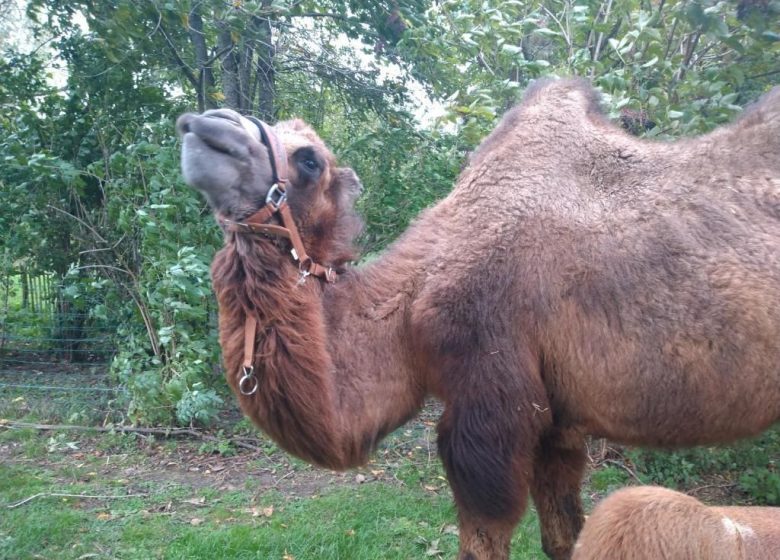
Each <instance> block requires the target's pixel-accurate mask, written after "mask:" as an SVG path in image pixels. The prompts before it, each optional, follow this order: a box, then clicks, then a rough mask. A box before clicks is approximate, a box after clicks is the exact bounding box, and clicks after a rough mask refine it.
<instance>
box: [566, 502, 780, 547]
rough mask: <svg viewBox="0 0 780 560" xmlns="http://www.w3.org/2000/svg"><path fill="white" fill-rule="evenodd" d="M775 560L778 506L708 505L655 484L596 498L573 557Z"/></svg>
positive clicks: (778, 535) (779, 521)
mask: <svg viewBox="0 0 780 560" xmlns="http://www.w3.org/2000/svg"><path fill="white" fill-rule="evenodd" d="M705 558H706V559H707V560H777V559H778V558H780V508H770V507H707V506H705V505H704V504H702V503H701V502H700V501H698V500H696V499H695V498H691V497H690V496H686V495H685V494H681V493H679V492H675V491H673V490H667V489H666V488H659V487H656V486H639V487H636V488H624V489H623V490H618V491H617V492H615V493H614V494H612V495H610V496H609V497H608V498H606V499H605V500H604V501H603V502H601V503H600V504H599V505H598V506H597V507H596V509H595V510H593V514H592V515H591V516H590V517H589V518H588V520H587V522H586V523H585V526H584V527H583V529H582V532H581V533H580V537H579V539H578V540H577V544H576V545H575V546H574V556H573V560H702V559H705Z"/></svg>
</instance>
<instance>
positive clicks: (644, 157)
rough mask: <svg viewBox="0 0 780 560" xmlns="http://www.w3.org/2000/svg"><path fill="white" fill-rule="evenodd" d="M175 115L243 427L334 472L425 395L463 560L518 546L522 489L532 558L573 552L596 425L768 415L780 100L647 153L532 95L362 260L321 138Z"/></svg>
mask: <svg viewBox="0 0 780 560" xmlns="http://www.w3.org/2000/svg"><path fill="white" fill-rule="evenodd" d="M177 126H178V130H179V133H180V134H181V135H182V137H183V140H182V142H183V146H182V167H183V172H184V178H185V180H186V181H187V182H188V183H189V184H190V185H192V186H193V187H195V188H196V189H198V190H199V191H201V192H202V193H203V194H204V195H205V196H206V198H207V199H208V202H209V203H210V205H211V206H212V207H213V209H214V211H215V213H216V216H217V218H218V220H219V222H220V223H221V224H222V227H223V228H224V230H225V245H224V248H223V249H222V250H220V251H219V252H218V253H217V255H216V257H215V259H214V263H213V266H212V277H213V285H214V290H215V292H216V295H217V298H218V303H219V319H220V325H219V328H220V343H221V345H222V352H223V356H224V366H225V374H226V376H227V380H228V383H229V384H230V386H231V387H232V388H233V390H234V391H235V393H236V394H237V395H238V400H239V403H240V406H241V408H242V409H243V411H244V413H245V414H246V415H247V416H249V417H250V418H251V419H252V420H253V421H254V422H255V423H256V424H257V425H258V426H260V427H261V428H262V429H263V430H264V431H265V432H267V433H268V434H269V435H270V436H271V437H272V438H274V439H275V440H276V441H277V442H278V443H279V444H280V445H281V446H282V447H283V448H284V449H286V450H288V451H289V452H290V453H293V454H295V455H297V456H299V457H302V458H304V459H305V460H307V461H310V462H312V463H315V464H317V465H322V466H324V467H328V468H332V469H346V468H349V467H353V466H356V465H360V464H362V463H364V462H365V461H367V459H368V457H369V455H370V453H371V452H372V450H373V449H374V448H375V446H376V444H377V442H378V441H379V440H380V439H381V438H382V437H383V436H385V435H386V434H387V433H388V432H390V431H392V430H394V429H395V428H397V427H398V426H400V425H402V424H403V423H404V422H405V421H407V420H408V419H409V418H411V417H412V416H413V415H414V414H415V413H416V412H417V411H418V410H419V409H420V407H421V405H422V403H423V400H424V399H425V398H426V396H433V397H436V398H438V399H439V400H440V401H441V402H442V403H443V404H444V412H443V414H442V417H441V420H440V422H439V424H438V451H439V454H440V456H441V460H442V461H443V464H444V467H445V470H446V473H447V476H448V479H449V483H450V485H451V487H452V490H453V493H454V497H455V501H456V504H457V507H458V517H459V523H460V553H459V557H460V558H461V560H466V559H471V560H480V559H490V560H501V559H505V558H507V557H508V554H509V542H510V537H511V535H512V531H513V529H514V527H515V526H516V525H517V523H518V521H519V520H520V518H521V516H522V515H523V512H524V511H525V509H526V503H527V497H528V494H529V491H530V494H531V496H532V498H533V500H534V502H535V505H536V509H537V511H538V514H539V518H540V523H541V532H542V545H543V547H544V550H545V552H546V553H547V554H548V555H549V556H550V557H551V558H554V559H563V558H569V557H570V555H571V553H572V548H573V546H574V543H575V541H576V538H577V534H578V533H579V531H580V528H581V526H582V523H583V512H582V506H581V504H580V496H579V489H580V480H581V476H582V472H583V467H584V465H585V451H584V438H585V436H586V435H587V434H591V435H593V436H598V437H605V438H609V439H611V440H614V441H617V442H622V443H625V444H635V445H646V446H688V445H694V444H710V443H716V442H726V441H731V440H734V439H736V438H741V437H745V436H749V435H752V434H757V433H759V432H760V431H761V430H763V429H765V428H767V427H768V426H770V425H771V424H772V423H773V422H775V421H776V420H777V419H778V417H780V336H778V333H780V89H775V90H773V91H771V92H769V93H768V94H766V95H765V96H764V97H763V98H762V99H761V100H760V101H759V102H758V103H756V104H755V105H754V106H753V107H752V108H749V109H748V110H746V111H745V112H744V114H743V115H742V116H741V117H740V118H739V119H738V120H737V121H736V122H735V123H734V124H732V125H730V126H725V127H722V128H719V129H717V130H715V131H714V132H712V133H710V134H706V135H704V136H701V137H698V138H693V139H685V140H679V141H676V142H656V141H649V140H641V139H637V138H635V137H632V136H630V135H628V134H627V133H625V132H623V131H622V130H621V129H620V128H618V127H617V126H614V125H613V124H611V123H610V122H609V120H608V119H607V118H606V117H605V116H604V115H603V113H602V111H601V110H600V108H599V104H598V99H597V96H596V94H595V93H594V91H593V90H592V89H591V88H590V86H588V85H587V84H586V83H584V82H581V81H576V80H561V81H547V82H540V83H538V84H536V85H535V86H532V87H531V88H529V91H528V92H527V93H526V95H525V98H524V100H523V101H522V103H521V104H520V105H519V106H517V107H516V108H514V109H512V110H511V111H509V112H508V113H507V114H506V116H504V118H503V119H502V120H501V122H500V124H499V125H498V126H497V127H496V129H495V130H494V131H493V132H492V133H491V134H490V135H489V136H488V137H487V138H486V139H485V140H484V141H483V142H482V145H481V146H480V147H479V149H478V150H477V151H476V152H475V153H474V155H473V156H472V157H471V159H470V162H469V164H468V167H467V168H466V169H465V170H464V171H463V172H462V173H461V175H460V177H459V179H458V180H457V183H456V184H455V187H454V188H453V190H452V192H451V193H450V194H449V196H447V197H446V198H445V199H443V200H442V201H440V202H439V203H437V204H436V205H435V206H433V207H432V208H430V209H428V210H426V211H425V212H423V213H422V215H421V216H420V217H419V218H418V219H417V220H416V221H415V222H414V223H413V224H412V226H411V227H409V229H408V230H407V231H406V232H405V233H404V234H403V235H402V236H401V237H400V238H399V239H398V240H397V241H396V242H395V243H394V244H393V245H392V246H391V247H390V248H389V249H387V250H386V251H385V252H384V254H383V255H382V256H381V257H380V258H378V259H376V260H373V261H371V262H370V263H368V264H365V265H362V266H355V267H353V266H350V265H349V263H350V261H351V260H353V259H354V257H355V253H354V251H353V247H352V242H353V239H354V238H355V236H356V234H357V233H358V231H359V229H360V221H359V219H358V218H357V217H356V215H355V213H354V211H353V202H354V200H355V197H356V196H357V195H358V194H359V192H360V188H361V187H360V183H359V181H358V179H357V177H356V176H355V174H354V173H353V172H352V170H350V169H347V168H343V167H338V166H337V164H336V160H335V159H334V156H333V155H332V154H331V153H330V152H329V151H328V149H327V148H326V147H325V145H324V144H323V142H322V141H321V140H320V139H319V138H318V137H317V135H316V134H315V133H314V132H313V131H312V129H311V128H309V127H308V126H306V125H305V124H304V123H303V122H301V121H298V120H293V121H286V122H280V123H278V124H277V125H276V126H275V127H273V128H271V127H269V126H267V125H264V124H263V123H259V121H258V122H251V121H250V120H247V119H245V118H243V117H240V116H239V115H238V114H237V113H235V112H233V111H230V110H215V111H207V112H206V113H204V114H202V115H195V114H187V115H183V116H182V117H180V119H179V121H178V124H177ZM269 147H270V148H269ZM267 199H268V201H267ZM277 210H278V211H277ZM291 240H292V241H291ZM293 242H294V243H293ZM291 249H293V250H291ZM245 339H246V340H247V341H248V343H247V344H245ZM245 346H246V348H245Z"/></svg>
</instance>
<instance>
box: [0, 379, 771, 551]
mask: <svg viewBox="0 0 780 560" xmlns="http://www.w3.org/2000/svg"><path fill="white" fill-rule="evenodd" d="M73 381H74V383H78V384H79V386H88V385H89V384H88V383H86V382H85V381H84V380H79V379H78V378H75V377H74V378H73ZM112 399H113V395H112V394H111V393H106V392H96V393H94V394H93V393H90V392H73V393H72V394H70V393H64V392H63V393H52V392H49V391H31V390H28V389H20V388H14V387H5V388H4V389H3V390H1V391H0V560H5V559H9V560H10V559H14V560H16V559H46V560H49V559H55V558H56V559H58V560H59V559H63V560H70V559H72V560H89V559H109V558H118V559H150V558H163V559H199V558H203V559H222V558H226V559H227V558H230V559H233V558H235V559H242V558H259V559H273V560H315V559H316V560H329V559H334V560H335V559H344V560H361V559H365V560H368V559H371V560H375V559H378V560H384V559H387V560H394V559H399V560H400V559H404V560H406V559H418V558H419V559H428V558H434V559H435V558H454V557H455V554H456V552H457V547H458V537H457V527H456V512H455V509H454V507H453V505H452V498H451V494H450V491H449V488H448V486H447V484H446V480H445V478H444V476H443V472H442V468H441V464H440V462H439V460H438V458H437V456H436V451H435V424H436V421H437V418H438V414H439V413H440V407H438V408H437V405H436V404H435V403H432V405H433V406H431V407H426V409H425V410H423V412H422V413H421V415H420V416H419V417H418V418H416V419H415V420H413V421H412V422H410V423H409V424H407V425H406V426H404V427H403V428H401V429H400V430H398V431H396V432H395V433H393V434H391V435H390V436H389V437H388V438H387V439H386V440H385V441H384V442H383V443H382V445H381V446H380V448H379V450H378V452H377V454H376V455H375V457H374V458H373V459H372V461H371V462H370V463H369V464H368V465H367V466H366V467H365V468H362V469H360V470H358V471H352V472H348V473H344V474H339V473H332V472H329V471H324V470H321V469H316V468H313V467H311V466H309V465H306V464H305V463H303V462H301V461H298V460H295V459H293V458H291V457H289V456H288V455H286V454H285V453H283V452H282V451H280V450H279V449H278V448H277V447H276V446H275V445H274V444H273V443H272V442H271V441H270V440H268V439H266V438H264V437H263V436H262V434H260V433H259V432H257V431H256V430H254V429H253V428H251V426H249V424H248V422H247V421H246V420H241V419H240V417H238V416H237V414H238V413H237V411H235V410H228V411H226V414H227V416H226V417H225V418H223V419H222V420H221V424H220V426H219V428H220V429H218V430H217V429H215V430H213V431H211V432H209V434H208V437H206V438H204V437H201V438H191V437H190V438H186V439H174V438H170V437H162V436H158V437H154V436H143V435H138V434H126V433H122V432H108V433H97V434H96V433H85V432H78V431H69V430H57V431H51V430H38V429H30V428H24V429H20V428H19V427H18V426H12V424H14V423H15V422H39V423H53V424H67V423H70V424H73V423H78V424H84V425H91V426H98V425H104V424H105V423H106V422H108V421H110V420H112V419H116V418H121V415H120V414H119V413H118V412H117V410H116V409H115V408H114V405H113V404H112V403H113V400H112ZM238 441H251V442H252V445H254V446H255V447H254V450H246V449H243V448H241V447H240V446H238V445H237V444H236V442H238ZM601 447H602V448H601V449H600V450H599V446H598V445H597V446H596V447H595V448H593V449H591V452H592V453H591V454H592V455H593V456H601V457H602V459H600V460H599V461H598V462H597V463H596V464H597V465H598V468H596V469H593V470H589V472H588V475H587V477H586V484H585V487H584V497H585V501H586V507H589V506H590V504H591V502H592V501H593V499H598V498H599V497H601V496H603V495H605V494H606V493H608V492H610V491H612V490H614V489H616V488H619V487H622V486H625V485H627V484H635V483H637V479H639V478H641V480H642V481H643V482H646V483H656V484H663V485H666V486H670V487H677V488H681V489H684V490H688V491H690V493H692V494H694V495H696V496H697V497H699V498H701V499H703V500H704V501H705V502H707V503H725V504H737V503H756V502H758V503H766V502H769V503H773V502H771V501H770V499H769V498H770V497H771V496H773V495H774V494H773V493H775V492H776V488H775V487H776V486H777V485H778V482H777V481H778V480H780V478H778V475H777V473H776V470H775V465H777V464H780V459H779V458H780V430H770V431H769V432H767V433H766V434H764V435H763V436H762V437H761V438H759V439H757V440H754V441H753V442H748V443H742V444H740V445H738V446H735V447H730V448H719V449H709V448H704V449H702V448H700V449H694V450H689V451H679V452H674V453H671V454H661V453H659V452H639V451H636V450H623V451H617V450H615V449H613V448H610V447H607V446H601ZM621 453H622V454H621ZM594 463H595V461H594ZM748 474H749V475H750V477H748V478H745V477H746V476H747V475H748ZM705 477H706V478H705ZM751 477H752V478H751ZM743 478H744V479H745V480H746V481H747V482H750V483H753V485H754V486H755V492H754V493H752V494H751V493H746V490H745V488H743V487H741V485H742V484H743ZM747 489H748V490H750V489H751V487H747ZM54 494H69V495H70V496H57V495H54ZM73 495H77V496H81V497H74V496H73ZM28 498H32V499H29V500H28V501H26V502H25V503H20V502H22V501H23V500H27V499H28ZM762 500H763V501H762ZM512 558H513V559H536V558H539V559H543V558H545V556H544V555H543V554H542V552H541V547H540V542H539V528H538V520H537V518H536V515H535V512H534V511H533V508H532V507H529V510H528V513H527V514H526V516H525V518H524V520H523V522H522V523H521V525H520V526H519V527H518V528H517V530H516V532H515V536H514V540H513V545H512Z"/></svg>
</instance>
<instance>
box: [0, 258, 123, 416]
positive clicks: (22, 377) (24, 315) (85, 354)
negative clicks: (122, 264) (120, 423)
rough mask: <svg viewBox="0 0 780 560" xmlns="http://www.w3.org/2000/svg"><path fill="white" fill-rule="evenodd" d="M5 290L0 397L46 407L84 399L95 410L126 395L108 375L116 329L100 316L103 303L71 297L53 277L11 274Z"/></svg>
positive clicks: (0, 306)
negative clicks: (75, 396) (24, 397)
mask: <svg viewBox="0 0 780 560" xmlns="http://www.w3.org/2000/svg"><path fill="white" fill-rule="evenodd" d="M0 290H2V291H0V396H2V397H7V398H9V399H19V398H20V395H22V394H24V395H30V397H31V398H32V399H33V400H36V401H37V400H41V403H42V404H41V406H42V407H45V406H47V404H46V403H48V406H55V405H56V403H58V402H59V401H60V400H63V399H64V400H68V399H71V400H72V395H73V394H83V395H84V399H81V400H82V401H83V404H85V405H87V406H89V403H90V402H91V403H92V405H96V404H97V403H98V402H100V403H103V404H105V401H106V400H107V399H112V398H114V397H115V395H116V394H117V393H119V392H121V388H120V387H118V386H116V385H113V384H112V383H111V382H110V381H109V378H108V375H107V372H108V367H109V364H110V362H111V359H112V357H113V355H114V351H115V344H114V330H115V329H114V326H113V325H111V324H110V321H109V319H108V318H107V317H105V316H101V314H98V313H95V312H94V310H95V309H97V308H99V306H100V305H101V304H102V302H101V301H99V300H97V299H88V298H87V299H85V298H81V299H79V300H74V299H73V298H72V297H68V294H67V293H66V292H65V289H64V288H63V286H62V285H61V284H60V283H59V282H58V281H57V279H56V276H55V275H53V274H48V273H43V274H30V273H27V272H18V271H16V272H14V273H6V274H4V275H2V277H0ZM69 395H70V396H69ZM28 400H29V399H28ZM79 400H80V399H76V401H79Z"/></svg>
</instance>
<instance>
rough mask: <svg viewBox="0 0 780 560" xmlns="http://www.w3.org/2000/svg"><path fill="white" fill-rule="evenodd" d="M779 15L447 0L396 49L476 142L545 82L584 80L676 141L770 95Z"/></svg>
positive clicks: (635, 2) (627, 0) (751, 10)
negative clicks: (533, 83) (530, 88)
mask: <svg viewBox="0 0 780 560" xmlns="http://www.w3.org/2000/svg"><path fill="white" fill-rule="evenodd" d="M779 16H780V4H778V3H777V2H768V3H762V4H760V5H759V4H748V3H739V4H738V3H732V2H713V1H696V0H670V1H667V2H661V3H660V4H659V3H649V2H643V1H640V0H622V1H615V0H603V1H602V0H579V1H573V0H541V1H540V0H534V1H531V2H515V1H511V2H507V1H498V0H495V1H494V0H488V1H479V2H477V1H472V2H460V1H456V0H449V1H445V2H442V3H439V4H436V5H434V6H433V7H431V8H430V10H429V18H428V23H427V24H426V25H422V26H419V27H417V28H415V29H412V30H411V31H410V33H409V34H407V35H406V36H405V37H404V39H403V41H402V42H401V45H400V48H401V49H403V51H404V52H405V53H406V54H407V55H408V56H409V57H410V58H411V59H412V60H413V61H414V63H415V66H414V71H415V75H417V76H418V77H420V79H422V80H424V81H425V82H426V83H429V84H431V87H432V88H433V89H434V90H436V91H437V93H439V94H440V95H443V96H445V97H446V102H447V104H448V107H449V115H448V119H449V120H451V121H455V122H457V123H459V125H460V127H461V134H465V135H466V137H467V139H468V141H469V142H470V143H471V144H472V145H473V144H476V142H477V141H478V140H479V139H480V138H482V136H484V134H485V133H486V132H487V131H489V130H490V128H492V126H493V125H494V124H495V121H496V119H497V117H498V116H500V115H501V114H502V113H503V112H504V111H505V110H506V109H507V108H508V107H509V106H511V105H512V104H513V103H514V102H515V101H516V100H517V99H518V96H519V93H520V92H521V91H522V89H523V88H524V86H525V85H526V84H527V83H528V81H529V80H530V79H532V78H535V77H538V76H540V75H548V74H559V75H578V76H584V77H587V78H589V79H591V80H592V81H593V82H594V83H595V85H597V86H598V87H599V88H600V89H601V90H602V91H603V93H604V94H605V101H606V103H607V105H608V107H609V108H610V110H611V111H612V113H613V116H617V115H618V114H619V112H620V111H621V110H624V111H625V110H631V111H633V112H636V114H638V116H641V120H642V121H643V126H641V127H640V128H639V131H644V130H646V129H647V130H648V131H649V133H650V134H651V135H674V136H676V135H681V134H694V133H699V132H703V131H707V130H710V129H712V128H713V127H714V126H716V125H718V124H721V123H723V122H726V121H728V120H729V119H731V118H733V116H734V115H735V114H736V113H737V112H738V111H739V110H740V107H741V106H743V105H744V104H746V103H748V102H750V101H752V100H753V99H755V98H756V97H757V95H758V94H759V93H760V92H762V91H763V90H765V89H767V87H768V86H769V85H770V84H771V83H772V80H773V78H774V77H776V76H777V74H778V68H777V64H776V61H777V58H778V55H780V41H778V37H779V36H780V35H778V32H780V17H779ZM453 67H457V68H458V71H457V72H453V71H452V70H451V69H452V68H453ZM650 123H652V124H650Z"/></svg>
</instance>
